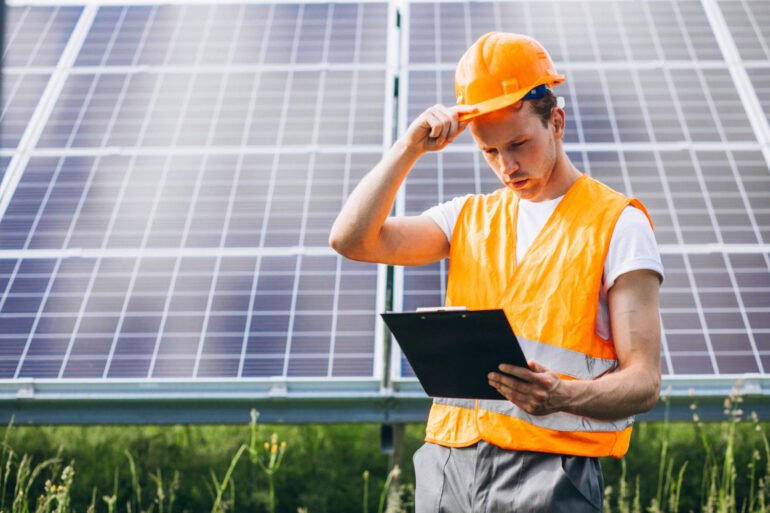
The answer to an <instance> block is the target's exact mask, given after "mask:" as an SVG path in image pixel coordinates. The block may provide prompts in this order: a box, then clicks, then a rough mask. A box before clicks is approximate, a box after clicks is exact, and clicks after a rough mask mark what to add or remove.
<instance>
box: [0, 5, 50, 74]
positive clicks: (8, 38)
mask: <svg viewBox="0 0 770 513" xmlns="http://www.w3.org/2000/svg"><path fill="white" fill-rule="evenodd" d="M30 11H31V9H30V8H29V7H27V8H26V9H24V13H23V14H22V15H21V17H20V18H19V20H17V22H16V26H15V27H14V31H13V33H11V34H9V33H8V32H7V30H8V29H7V28H6V29H5V30H6V34H5V42H4V45H5V46H4V47H3V59H2V60H3V61H5V60H6V58H7V57H8V50H10V49H11V48H12V47H13V44H14V41H16V37H17V36H18V35H19V33H20V32H21V29H22V27H24V22H25V21H26V19H27V16H29V13H30ZM6 12H7V11H6ZM6 16H7V14H6ZM7 20H8V18H7V17H6V21H5V24H6V27H7V26H8V21H7ZM3 69H4V70H6V71H7V70H8V67H6V66H3ZM22 69H24V68H22ZM51 71H53V68H51Z"/></svg>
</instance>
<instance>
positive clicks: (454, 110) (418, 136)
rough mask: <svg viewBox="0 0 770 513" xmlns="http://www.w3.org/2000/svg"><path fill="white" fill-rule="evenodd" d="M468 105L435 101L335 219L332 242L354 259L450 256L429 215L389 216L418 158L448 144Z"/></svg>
mask: <svg viewBox="0 0 770 513" xmlns="http://www.w3.org/2000/svg"><path fill="white" fill-rule="evenodd" d="M473 110H474V109H473V108H469V107H467V106H456V107H445V106H443V105H435V106H433V107H431V108H430V109H428V110H426V111H425V112H423V113H422V114H421V115H420V116H419V117H417V119H415V120H414V122H412V124H411V125H409V128H408V129H407V131H406V133H405V134H404V135H403V136H402V137H401V138H400V139H398V140H397V141H396V143H395V144H394V145H393V147H392V148H390V150H389V151H388V153H387V154H386V155H385V156H384V157H383V159H382V160H381V161H380V162H379V163H378V164H377V165H376V166H375V167H374V168H373V169H372V170H371V171H369V173H367V174H366V176H364V178H363V179H362V180H361V182H360V183H359V184H358V185H357V186H356V188H355V189H353V192H352V193H351V194H350V196H349V197H348V199H347V201H346V202H345V204H344V205H343V207H342V210H341V211H340V213H339V215H338V216H337V219H336V220H335V221H334V225H333V226H332V229H331V233H330V234H329V245H330V246H331V247H332V248H334V250H335V251H337V252H338V253H340V254H341V255H343V256H346V257H348V258H351V259H353V260H362V261H366V262H381V263H386V264H393V265H420V264H426V263H430V262H435V261H436V260H440V259H442V258H445V257H446V256H448V255H449V242H448V241H447V240H446V236H445V235H444V232H442V231H441V229H440V228H439V227H438V226H437V225H436V223H434V222H433V220H432V219H431V218H430V217H428V216H424V215H421V216H409V217H388V215H389V214H390V211H391V210H392V208H393V201H394V200H395V198H396V193H397V192H398V188H399V187H400V186H401V183H402V182H403V181H404V179H405V178H406V175H407V174H408V173H409V171H410V170H411V169H412V166H413V165H414V163H415V162H417V159H419V158H420V157H421V156H422V155H423V154H424V153H426V152H428V151H437V150H441V149H443V148H445V147H446V146H447V145H448V144H449V143H451V142H452V141H453V140H454V139H455V137H457V136H458V135H459V134H460V133H461V132H462V131H463V130H464V129H465V126H466V125H467V123H460V122H459V120H458V113H460V112H472V111H473Z"/></svg>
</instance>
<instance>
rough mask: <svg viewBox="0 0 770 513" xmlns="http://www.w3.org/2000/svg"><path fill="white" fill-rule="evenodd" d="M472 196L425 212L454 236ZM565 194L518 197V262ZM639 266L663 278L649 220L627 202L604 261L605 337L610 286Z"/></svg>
mask: <svg viewBox="0 0 770 513" xmlns="http://www.w3.org/2000/svg"><path fill="white" fill-rule="evenodd" d="M470 196H471V195H470V194H468V195H466V196H458V197H456V198H454V199H452V200H450V201H447V202H445V203H442V204H440V205H436V206H435V207H432V208H430V209H428V210H426V211H425V212H423V213H424V214H427V215H428V216H430V217H431V219H433V220H434V221H435V222H436V224H437V225H438V226H439V228H441V230H442V231H443V232H444V235H446V238H447V240H448V241H451V240H452V231H453V230H454V226H455V223H456V222H457V217H458V216H459V215H460V210H461V209H462V207H463V205H464V204H465V201H466V200H467V199H468V198H469V197H470ZM563 197H564V196H560V197H558V198H556V199H552V200H548V201H540V202H533V201H527V200H524V199H522V200H520V201H519V214H518V219H517V222H516V234H517V235H516V237H517V239H516V262H518V261H519V260H521V259H522V257H523V256H524V254H525V253H526V252H527V249H529V246H530V244H532V241H533V240H535V237H537V234H538V233H540V230H542V228H543V226H545V223H546V221H548V218H549V217H551V214H552V213H553V211H554V210H555V209H556V205H558V204H559V202H560V201H561V200H562V198H563ZM638 269H651V270H653V271H655V272H657V273H658V274H660V276H661V279H662V278H663V264H662V263H661V261H660V252H659V251H658V245H657V244H656V242H655V235H654V234H653V232H652V228H651V227H650V223H649V221H648V220H647V217H646V216H645V215H644V213H643V212H642V211H641V210H639V209H638V208H636V207H632V206H628V207H626V208H625V209H624V210H623V212H621V214H620V217H619V218H618V222H617V223H616V224H615V230H614V231H613V232H612V239H610V248H609V252H608V253H607V258H606V260H605V261H604V275H603V276H602V287H601V291H600V292H599V310H598V312H597V314H596V333H597V334H598V335H599V336H600V337H602V338H603V339H605V340H612V327H611V326H610V317H609V308H608V301H607V297H608V292H609V290H610V287H612V285H614V284H615V280H616V279H617V278H618V276H620V275H621V274H624V273H627V272H630V271H636V270H638Z"/></svg>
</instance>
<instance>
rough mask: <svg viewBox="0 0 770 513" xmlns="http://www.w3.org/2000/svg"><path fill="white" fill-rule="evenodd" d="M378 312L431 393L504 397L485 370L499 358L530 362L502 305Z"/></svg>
mask: <svg viewBox="0 0 770 513" xmlns="http://www.w3.org/2000/svg"><path fill="white" fill-rule="evenodd" d="M380 315H381V316H382V319H383V320H384V321H385V324H386V325H387V326H388V328H389V329H390V331H391V333H393V336H394V337H395V339H396V341H397V342H398V345H399V346H401V350H402V351H403V353H404V356H406V359H407V360H408V361H409V364H410V365H411V366H412V369H413V370H414V373H415V375H416V376H417V379H418V380H419V381H420V384H421V385H422V387H423V389H424V390H425V393H427V394H428V395H429V396H431V397H453V398H460V399H505V398H504V397H503V396H502V395H500V394H499V393H498V391H497V390H496V389H495V388H493V387H492V386H491V385H490V384H489V380H488V379H487V375H488V374H489V373H490V372H493V371H494V372H500V370H499V369H498V368H497V367H498V365H500V364H501V363H509V364H512V365H518V366H520V367H526V368H529V367H528V366H527V360H526V358H525V356H524V353H523V351H522V350H521V346H520V345H519V342H518V340H516V335H514V333H513V329H511V325H510V324H509V323H508V319H507V318H506V316H505V313H504V312H503V310H501V309H497V310H458V309H437V310H436V311H417V312H404V313H395V312H385V313H382V314H380ZM517 379H518V378H517Z"/></svg>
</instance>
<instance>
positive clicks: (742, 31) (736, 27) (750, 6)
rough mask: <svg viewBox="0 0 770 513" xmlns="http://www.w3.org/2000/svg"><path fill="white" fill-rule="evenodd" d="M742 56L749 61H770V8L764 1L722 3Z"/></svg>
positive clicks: (721, 7) (722, 8)
mask: <svg viewBox="0 0 770 513" xmlns="http://www.w3.org/2000/svg"><path fill="white" fill-rule="evenodd" d="M719 7H720V9H721V10H722V13H723V14H724V17H725V21H726V22H727V24H728V26H729V27H730V33H731V34H732V37H733V39H734V40H735V44H736V45H737V46H738V50H739V52H740V56H741V58H742V59H744V60H747V61H752V60H757V61H763V62H765V63H766V62H767V60H768V59H770V30H769V29H768V27H770V7H769V6H768V5H767V2H763V1H762V0H741V1H731V2H721V3H720V6H719Z"/></svg>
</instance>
